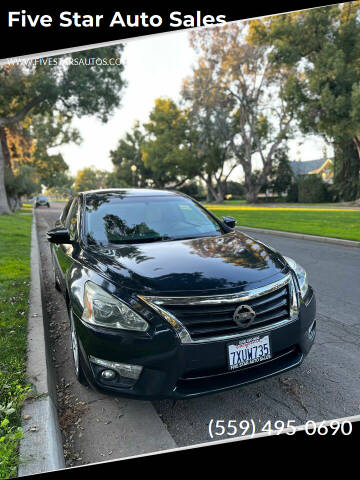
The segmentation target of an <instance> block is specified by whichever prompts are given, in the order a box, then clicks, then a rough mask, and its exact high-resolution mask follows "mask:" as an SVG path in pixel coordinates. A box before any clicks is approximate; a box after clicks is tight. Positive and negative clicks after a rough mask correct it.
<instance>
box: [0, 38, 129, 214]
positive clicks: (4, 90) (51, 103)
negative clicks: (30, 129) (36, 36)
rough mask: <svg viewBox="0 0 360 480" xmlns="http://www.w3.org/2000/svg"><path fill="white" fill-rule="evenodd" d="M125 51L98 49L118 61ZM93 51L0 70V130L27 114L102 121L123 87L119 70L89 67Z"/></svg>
mask: <svg viewBox="0 0 360 480" xmlns="http://www.w3.org/2000/svg"><path fill="white" fill-rule="evenodd" d="M122 49H123V47H122V46H121V45H119V46H111V47H104V48H101V49H98V50H97V54H98V55H99V57H101V58H105V57H117V58H120V56H121V53H122ZM93 56H94V51H93V50H89V51H85V52H81V53H80V54H78V53H73V54H69V55H65V56H62V57H60V56H55V57H53V62H52V64H51V65H50V63H49V64H39V63H35V62H33V63H31V65H30V64H27V65H24V64H22V65H20V64H18V65H5V66H1V67H0V130H2V129H4V128H7V127H10V126H11V125H15V124H18V123H19V122H21V121H22V120H24V119H26V118H27V117H29V116H30V115H34V114H38V115H44V114H45V115H46V114H48V112H50V111H54V112H58V113H60V114H61V115H63V116H65V117H67V118H68V119H70V120H71V119H72V118H73V117H74V116H75V115H77V116H79V117H80V116H84V115H96V116H98V117H99V118H100V120H101V121H104V122H106V121H107V119H108V117H109V115H110V113H111V112H112V111H113V110H114V108H116V107H117V106H118V105H119V104H120V98H121V92H122V89H123V87H124V85H125V82H124V80H123V78H122V72H123V66H122V65H121V64H119V63H120V62H117V64H116V65H110V63H109V64H107V65H103V64H102V65H98V64H96V63H95V64H91V58H93ZM4 163H5V162H4V152H3V150H2V149H0V214H4V213H6V214H8V213H10V210H9V205H8V201H7V196H6V191H5V186H4V169H5V165H4Z"/></svg>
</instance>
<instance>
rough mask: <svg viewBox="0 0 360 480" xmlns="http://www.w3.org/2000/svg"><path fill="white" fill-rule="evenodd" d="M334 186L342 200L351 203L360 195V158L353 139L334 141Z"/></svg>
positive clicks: (337, 139)
mask: <svg viewBox="0 0 360 480" xmlns="http://www.w3.org/2000/svg"><path fill="white" fill-rule="evenodd" d="M334 152H335V163H334V167H335V168H334V184H335V187H336V189H337V191H338V192H339V198H340V200H342V201H344V202H349V201H352V200H356V198H358V197H359V195H360V180H359V174H360V156H359V152H358V150H357V148H356V145H355V142H354V140H353V139H348V138H347V139H344V138H336V139H335V140H334Z"/></svg>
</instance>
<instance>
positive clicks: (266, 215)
mask: <svg viewBox="0 0 360 480" xmlns="http://www.w3.org/2000/svg"><path fill="white" fill-rule="evenodd" d="M208 208H209V210H212V211H213V213H214V214H215V215H216V216H217V217H219V218H221V217H222V216H231V217H234V218H236V220H237V223H238V225H243V226H247V227H256V228H268V229H270V230H283V231H286V232H295V233H307V234H309V235H321V236H325V237H334V238H344V239H347V240H357V241H360V210H359V211H358V212H349V211H340V210H336V211H334V210H332V211H313V212H312V211H309V210H304V211H300V210H294V211H289V210H286V211H283V210H278V209H276V208H269V209H266V210H265V209H259V210H257V209H254V210H245V209H244V210H234V209H225V208H224V209H221V208H220V207H216V208H214V209H212V208H211V206H209V207H208Z"/></svg>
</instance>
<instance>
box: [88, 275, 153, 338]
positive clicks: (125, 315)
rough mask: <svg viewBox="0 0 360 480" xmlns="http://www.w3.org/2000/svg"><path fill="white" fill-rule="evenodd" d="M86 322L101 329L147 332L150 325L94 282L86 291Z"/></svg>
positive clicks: (89, 284) (89, 283) (90, 283)
mask: <svg viewBox="0 0 360 480" xmlns="http://www.w3.org/2000/svg"><path fill="white" fill-rule="evenodd" d="M81 318H82V319H83V320H84V322H87V323H91V324H93V325H99V326H101V327H110V328H120V329H122V330H137V331H140V332H146V330H147V329H148V328H149V324H148V323H147V322H146V321H145V320H144V319H143V318H142V317H140V315H138V314H137V313H136V312H134V311H133V310H131V308H129V307H128V306H127V305H125V304H124V303H123V302H121V301H120V300H118V299H117V298H115V297H113V296H112V295H110V294H109V293H107V292H105V290H103V289H102V288H101V287H99V286H98V285H96V284H95V283H93V282H86V284H85V291H84V311H83V314H82V317H81Z"/></svg>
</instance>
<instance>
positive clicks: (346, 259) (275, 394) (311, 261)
mask: <svg viewBox="0 0 360 480" xmlns="http://www.w3.org/2000/svg"><path fill="white" fill-rule="evenodd" d="M59 214H60V209H59V207H57V208H51V209H41V210H40V209H39V210H38V212H37V215H38V220H39V222H38V224H39V233H40V237H41V238H42V239H41V240H40V246H41V257H42V261H43V265H44V267H43V273H44V277H45V283H46V293H47V305H48V310H49V313H50V315H51V316H52V323H53V326H52V328H53V337H54V339H55V340H54V344H53V347H52V348H53V349H54V362H55V363H56V364H58V368H57V372H58V375H57V376H58V384H59V395H60V397H59V398H60V405H62V407H61V415H60V418H61V421H62V422H63V423H64V424H66V422H67V423H69V422H70V424H71V422H74V421H75V420H74V418H75V417H76V415H77V413H76V412H77V408H76V407H75V403H76V400H75V399H76V397H77V395H79V391H81V393H82V396H83V398H85V400H84V403H85V405H84V406H81V405H80V406H79V407H78V409H79V411H80V413H79V414H78V415H79V418H81V419H82V422H83V424H86V426H87V428H88V429H90V431H92V430H93V424H94V422H98V423H99V422H103V424H104V425H105V426H106V422H107V421H110V422H111V421H113V419H111V415H113V414H114V412H120V413H119V414H120V415H122V413H121V412H122V411H124V409H125V410H126V409H127V408H128V409H132V410H133V411H134V412H136V411H137V409H138V410H139V415H140V416H141V411H140V409H141V407H140V406H139V405H142V404H144V402H136V401H132V402H129V401H126V402H124V401H123V400H121V399H120V400H119V399H116V398H113V397H107V396H105V395H104V396H102V397H101V398H102V403H101V405H102V408H103V410H101V411H100V412H99V411H96V412H95V413H94V412H93V411H92V405H93V404H97V405H99V402H98V394H96V395H97V396H96V397H94V395H95V394H94V393H93V392H91V391H90V390H88V389H84V387H81V386H80V387H79V386H78V385H76V382H75V379H74V377H73V374H72V363H71V356H70V347H69V344H68V343H66V342H67V338H68V335H67V333H68V332H67V333H66V336H64V334H63V332H62V329H63V330H64V331H66V329H67V319H66V318H65V315H64V313H63V312H62V308H61V307H63V303H62V299H61V296H60V295H59V294H58V292H56V291H55V289H54V288H53V285H52V270H51V264H49V261H48V259H46V256H47V253H46V249H48V246H47V245H46V242H45V240H44V232H45V229H46V226H47V225H48V226H50V227H51V226H52V225H53V223H54V221H55V220H56V218H58V216H59ZM244 231H245V229H244ZM251 236H254V237H256V238H258V239H259V240H261V241H263V242H265V243H267V244H269V245H271V246H273V247H274V248H276V249H278V250H280V251H281V252H282V253H283V254H284V255H288V256H291V257H293V258H294V259H295V260H296V261H298V262H299V263H300V264H301V265H303V267H304V268H305V269H306V270H307V272H308V275H309V279H310V283H311V285H312V286H313V287H314V289H315V292H316V297H317V312H318V313H317V328H318V331H317V338H316V341H315V344H314V346H313V349H312V351H311V352H310V354H309V355H308V357H307V358H306V359H305V361H304V363H303V364H302V365H301V366H300V367H299V368H297V369H295V370H292V371H290V372H286V373H285V374H283V375H280V376H277V377H273V378H270V379H268V380H265V381H262V382H259V383H255V384H252V385H249V386H246V387H243V388H240V389H235V390H231V391H229V392H226V393H222V394H216V395H210V396H206V397H200V398H197V399H192V400H187V401H178V402H176V403H175V404H174V403H173V402H172V401H159V402H154V403H153V405H154V407H155V409H156V411H157V412H158V414H159V417H160V418H161V420H162V421H163V423H164V424H165V426H166V427H167V429H168V431H169V433H170V434H171V436H172V437H173V439H174V440H175V442H176V444H177V445H178V446H186V445H191V444H197V443H202V442H207V441H210V440H211V439H210V437H209V433H208V425H209V423H210V421H211V420H212V419H213V420H225V422H227V421H229V420H236V422H240V421H242V420H249V421H250V420H254V422H255V423H256V425H257V431H260V430H261V428H262V427H263V426H264V425H265V424H266V422H268V421H269V420H270V421H271V422H274V421H276V420H282V421H284V422H287V421H288V420H293V421H294V423H295V424H296V425H302V424H304V423H305V422H306V421H308V420H314V421H321V420H324V419H333V418H341V417H346V416H353V415H359V413H360V313H359V312H360V278H359V277H360V273H359V272H360V249H358V248H352V247H342V246H338V245H331V244H327V243H318V242H312V241H309V240H297V239H291V238H284V237H279V236H276V235H273V234H271V235H270V234H266V235H265V234H254V233H251ZM57 336H58V337H57ZM56 338H58V339H59V341H60V344H58V341H57V340H56ZM64 347H66V350H64ZM69 372H70V373H69ZM69 382H70V383H71V385H69V386H66V384H67V383H69ZM61 385H62V386H61ZM79 389H80V390H79ZM85 390H86V395H85V394H84V391H85ZM67 392H70V393H67ZM67 395H70V397H71V398H72V399H70V400H68V405H69V406H68V410H69V412H68V413H69V416H70V420H67V417H66V396H67ZM63 398H65V401H63V400H62V399H63ZM92 402H93V403H92ZM74 412H75V413H74ZM109 412H110V413H111V415H109ZM100 413H101V415H100ZM71 415H72V416H71ZM97 415H98V416H99V417H101V418H100V420H99V418H97ZM139 415H137V418H139ZM135 416H136V415H135ZM120 418H121V417H120ZM140 418H141V417H140ZM107 419H108V420H107ZM140 424H141V420H140V421H138V426H137V427H136V428H140V427H139V425H140ZM118 428H120V427H119V425H118V424H117V423H116V422H115V425H113V426H112V429H111V435H109V436H108V440H107V444H106V447H105V446H104V445H103V446H102V447H103V448H100V446H99V448H98V449H97V450H96V448H95V447H94V445H92V446H91V445H88V443H90V438H91V436H90V435H89V436H88V439H89V440H88V441H86V442H84V441H82V440H81V438H82V436H81V437H80V438H79V435H78V434H79V430H78V429H77V430H76V431H75V433H73V437H72V441H71V439H70V437H71V433H66V432H71V431H72V429H71V428H68V427H67V429H66V428H65V429H64V431H65V433H66V435H65V438H66V441H68V444H66V449H67V450H68V452H69V453H68V458H69V460H68V464H71V462H75V464H81V463H88V462H89V461H99V460H107V459H110V458H111V459H113V458H118V456H119V455H121V452H120V453H119V448H117V450H116V448H114V443H116V442H118V439H117V437H116V435H117V431H118V430H117V429H118ZM134 428H135V425H134ZM103 430H104V432H103V433H102V435H103V437H104V438H105V437H106V428H105V427H104V428H103ZM80 433H81V431H80ZM118 433H119V432H118ZM123 434H124V436H123V438H122V441H123V442H127V441H128V438H127V432H123ZM222 438H224V439H225V438H230V437H227V436H226V434H225V435H223V436H222V437H215V438H214V439H215V440H220V439H222ZM94 441H95V439H94V438H93V442H94ZM89 449H90V450H89ZM115 450H116V451H115ZM82 451H83V452H82ZM137 451H139V453H140V451H141V445H139V446H138V449H137ZM96 452H97V454H96V455H97V459H93V458H92V457H93V456H94V454H95V453H96ZM99 452H100V453H99ZM108 452H115V453H111V454H109V453H108ZM144 453H145V452H144ZM76 455H79V456H80V458H81V459H80V460H75V458H76ZM99 455H101V456H100V457H99ZM72 456H74V460H71V458H72Z"/></svg>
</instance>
